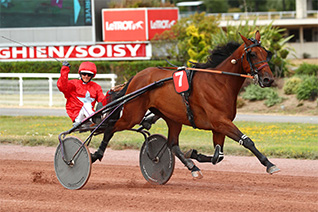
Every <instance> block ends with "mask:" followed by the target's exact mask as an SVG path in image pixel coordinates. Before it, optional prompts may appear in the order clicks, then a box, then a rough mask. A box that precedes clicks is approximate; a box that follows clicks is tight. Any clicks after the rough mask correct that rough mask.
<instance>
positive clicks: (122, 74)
mask: <svg viewBox="0 0 318 212" xmlns="http://www.w3.org/2000/svg"><path fill="white" fill-rule="evenodd" d="M81 62H83V61H69V63H70V65H71V73H77V71H78V67H79V65H80V64H81ZM94 63H95V64H96V67H97V73H99V74H108V73H115V74H117V76H118V79H117V83H123V82H125V81H126V80H128V79H130V78H131V77H132V76H134V75H135V74H136V73H138V72H139V71H141V70H143V69H145V68H147V67H157V66H170V65H169V64H168V63H167V62H166V61H163V60H160V61H157V60H145V61H119V62H118V61H94ZM171 63H173V64H175V65H178V66H180V65H182V64H181V63H180V62H177V61H171ZM61 66H62V65H61V64H60V63H58V62H55V61H53V62H48V61H46V62H1V65H0V73H60V69H61Z"/></svg>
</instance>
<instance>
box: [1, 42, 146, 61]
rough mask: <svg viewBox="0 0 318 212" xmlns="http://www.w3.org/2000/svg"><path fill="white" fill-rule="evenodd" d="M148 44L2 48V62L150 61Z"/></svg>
mask: <svg viewBox="0 0 318 212" xmlns="http://www.w3.org/2000/svg"><path fill="white" fill-rule="evenodd" d="M150 57H151V46H150V44H148V43H113V44H111V43H108V44H96V45H78V46H76V45H75V46H36V47H3V48H0V61H29V60H34V61H45V60H52V58H56V59H58V60H128V59H130V60H134V59H135V60H137V59H138V60H140V59H150Z"/></svg>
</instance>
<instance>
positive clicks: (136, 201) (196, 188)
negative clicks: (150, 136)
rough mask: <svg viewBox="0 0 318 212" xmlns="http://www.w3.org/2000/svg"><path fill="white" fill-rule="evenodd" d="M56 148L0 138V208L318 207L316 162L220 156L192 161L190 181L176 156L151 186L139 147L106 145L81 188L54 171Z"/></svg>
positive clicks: (188, 209)
mask: <svg viewBox="0 0 318 212" xmlns="http://www.w3.org/2000/svg"><path fill="white" fill-rule="evenodd" d="M54 152H55V148H49V147H20V146H12V145H0V211H262V212H263V211H306V212H307V211H318V163H317V161H309V160H286V159H271V160H272V162H274V163H275V164H276V165H277V166H278V167H279V168H280V169H281V172H279V173H277V174H276V175H272V176H271V175H268V174H266V172H265V168H264V167H263V166H262V165H260V163H259V162H258V161H257V159H256V158H255V157H233V156H226V157H225V159H224V161H222V162H221V163H220V164H218V165H216V166H212V165H210V164H198V165H199V167H200V168H201V170H202V172H203V175H204V177H203V179H201V180H192V177H191V174H190V172H189V171H187V170H186V168H184V167H183V166H182V165H181V163H180V162H179V161H177V163H176V169H175V171H174V174H173V176H172V177H171V179H170V181H169V182H168V183H167V184H166V185H163V186H154V185H150V184H148V183H147V182H146V180H145V179H144V178H143V176H142V174H141V172H140V170H139V165H138V158H139V155H138V154H139V152H138V151H134V150H125V151H113V150H109V149H108V150H107V152H106V156H105V157H104V159H103V161H102V162H101V163H100V162H97V163H96V164H94V165H93V170H92V173H91V177H90V179H89V181H88V183H87V184H86V185H85V187H84V188H82V189H81V190H76V191H74V190H67V189H65V188H64V187H62V186H61V185H60V184H59V182H58V180H57V179H56V177H55V172H54V165H53V158H54Z"/></svg>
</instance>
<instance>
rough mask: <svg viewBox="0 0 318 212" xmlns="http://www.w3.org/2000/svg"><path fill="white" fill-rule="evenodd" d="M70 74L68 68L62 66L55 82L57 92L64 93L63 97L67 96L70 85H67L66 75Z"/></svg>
mask: <svg viewBox="0 0 318 212" xmlns="http://www.w3.org/2000/svg"><path fill="white" fill-rule="evenodd" d="M69 72H70V68H69V67H68V66H62V68H61V76H60V78H59V79H58V80H57V87H58V88H59V90H60V91H61V92H62V93H64V95H67V94H68V92H69V90H70V86H71V84H70V83H68V73H69Z"/></svg>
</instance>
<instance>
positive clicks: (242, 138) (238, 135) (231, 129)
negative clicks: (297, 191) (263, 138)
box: [218, 121, 279, 174]
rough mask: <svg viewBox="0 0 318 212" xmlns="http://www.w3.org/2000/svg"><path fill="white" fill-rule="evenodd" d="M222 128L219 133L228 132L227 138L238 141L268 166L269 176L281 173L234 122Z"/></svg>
mask: <svg viewBox="0 0 318 212" xmlns="http://www.w3.org/2000/svg"><path fill="white" fill-rule="evenodd" d="M220 126H221V127H220V128H219V129H218V131H219V132H226V133H225V134H226V136H228V137H230V138H231V139H233V140H234V141H237V142H238V143H239V144H241V145H243V146H244V147H245V148H247V149H248V150H250V151H251V152H252V153H253V154H254V155H255V156H256V157H257V159H258V160H259V161H260V162H261V164H263V165H264V166H266V171H267V172H268V173H269V174H273V173H275V172H278V171H279V168H277V167H276V166H275V165H274V164H273V163H271V162H270V161H269V160H268V159H267V157H266V156H264V155H263V154H262V153H261V152H260V151H259V150H258V149H257V148H256V146H255V144H254V142H253V141H252V140H251V139H250V138H249V137H247V136H246V135H244V134H243V133H242V132H241V131H240V130H239V129H238V128H237V127H236V126H235V125H234V124H233V123H232V122H230V121H229V122H228V123H226V124H223V125H220Z"/></svg>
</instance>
